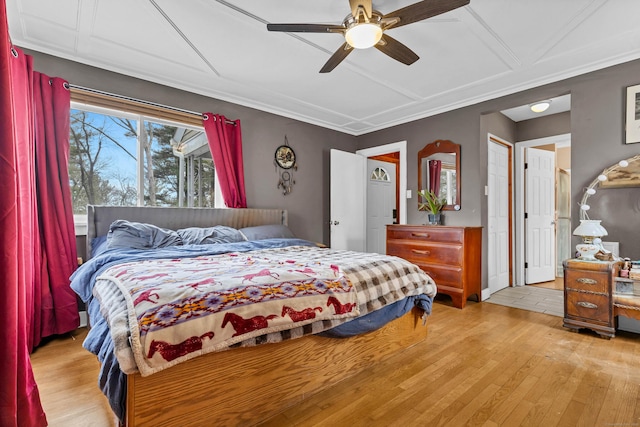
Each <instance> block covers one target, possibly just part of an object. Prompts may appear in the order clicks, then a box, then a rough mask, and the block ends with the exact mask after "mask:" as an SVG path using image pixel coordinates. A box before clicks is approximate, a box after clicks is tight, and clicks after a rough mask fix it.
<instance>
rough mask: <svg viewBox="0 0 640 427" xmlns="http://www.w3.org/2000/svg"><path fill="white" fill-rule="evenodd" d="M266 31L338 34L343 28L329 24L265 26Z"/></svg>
mask: <svg viewBox="0 0 640 427" xmlns="http://www.w3.org/2000/svg"><path fill="white" fill-rule="evenodd" d="M267 30H269V31H284V32H286V33H340V32H343V31H344V30H345V28H344V27H343V26H342V25H331V24H267Z"/></svg>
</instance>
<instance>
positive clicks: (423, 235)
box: [411, 233, 431, 239]
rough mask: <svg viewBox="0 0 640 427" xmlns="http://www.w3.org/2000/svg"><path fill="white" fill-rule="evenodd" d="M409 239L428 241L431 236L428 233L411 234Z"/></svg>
mask: <svg viewBox="0 0 640 427" xmlns="http://www.w3.org/2000/svg"><path fill="white" fill-rule="evenodd" d="M411 237H424V238H427V239H428V238H429V237H431V235H430V234H429V233H411Z"/></svg>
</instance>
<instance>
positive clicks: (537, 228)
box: [525, 148, 556, 284]
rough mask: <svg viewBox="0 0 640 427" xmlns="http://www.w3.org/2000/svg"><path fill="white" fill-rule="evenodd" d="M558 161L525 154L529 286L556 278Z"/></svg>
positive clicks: (550, 155) (545, 154) (536, 152)
mask: <svg viewBox="0 0 640 427" xmlns="http://www.w3.org/2000/svg"><path fill="white" fill-rule="evenodd" d="M555 158H556V154H555V152H553V151H547V150H540V149H536V148H527V151H526V162H527V167H526V169H525V192H526V205H525V212H526V213H527V215H526V220H525V227H526V245H525V247H526V254H525V257H526V266H527V268H526V279H525V282H526V284H531V283H540V282H548V281H551V280H555V277H556V269H555V261H556V251H555V249H556V248H555V210H556V207H555Z"/></svg>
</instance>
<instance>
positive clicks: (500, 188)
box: [487, 141, 510, 293]
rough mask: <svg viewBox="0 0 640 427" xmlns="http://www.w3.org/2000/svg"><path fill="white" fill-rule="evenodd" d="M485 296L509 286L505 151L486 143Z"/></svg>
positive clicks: (506, 165) (507, 150) (507, 153)
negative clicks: (486, 292) (486, 247)
mask: <svg viewBox="0 0 640 427" xmlns="http://www.w3.org/2000/svg"><path fill="white" fill-rule="evenodd" d="M488 187H489V189H488V194H487V196H488V197H487V198H488V205H487V206H488V227H487V228H488V252H489V261H488V279H489V292H490V293H494V292H497V291H499V290H500V289H504V288H506V287H507V286H509V259H510V257H509V238H510V237H509V236H510V234H509V149H508V148H507V147H505V146H504V145H501V144H497V143H495V142H492V141H489V167H488Z"/></svg>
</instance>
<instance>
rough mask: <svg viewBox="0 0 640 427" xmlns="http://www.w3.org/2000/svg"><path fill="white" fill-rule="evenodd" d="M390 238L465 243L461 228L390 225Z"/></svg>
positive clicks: (388, 232)
mask: <svg viewBox="0 0 640 427" xmlns="http://www.w3.org/2000/svg"><path fill="white" fill-rule="evenodd" d="M387 238H388V239H404V240H412V241H425V242H451V243H463V241H464V230H463V229H460V228H446V227H442V226H438V227H415V228H411V227H399V228H394V227H389V228H388V230H387Z"/></svg>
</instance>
